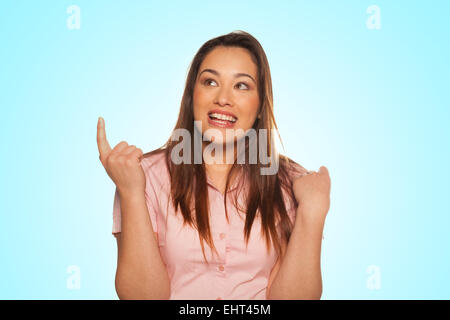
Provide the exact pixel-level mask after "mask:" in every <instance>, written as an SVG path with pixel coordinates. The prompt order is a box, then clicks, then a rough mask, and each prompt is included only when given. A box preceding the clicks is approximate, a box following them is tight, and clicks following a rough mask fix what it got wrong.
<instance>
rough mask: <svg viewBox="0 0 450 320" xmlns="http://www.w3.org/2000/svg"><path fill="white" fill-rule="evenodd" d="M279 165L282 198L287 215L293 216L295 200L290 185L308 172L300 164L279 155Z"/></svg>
mask: <svg viewBox="0 0 450 320" xmlns="http://www.w3.org/2000/svg"><path fill="white" fill-rule="evenodd" d="M279 161H280V163H279V164H280V165H279V170H278V179H279V183H280V185H281V189H282V194H283V198H284V201H285V204H286V208H287V210H288V213H289V215H290V216H291V218H292V216H293V215H295V208H296V205H297V203H296V200H295V197H294V193H293V189H292V185H293V182H294V180H295V179H296V178H298V177H301V176H303V175H305V174H307V173H308V170H307V169H306V168H305V167H303V166H302V165H301V164H299V163H297V162H295V161H294V160H292V159H290V158H289V157H287V156H284V155H280V157H279Z"/></svg>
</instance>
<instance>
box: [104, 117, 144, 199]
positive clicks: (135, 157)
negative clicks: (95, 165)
mask: <svg viewBox="0 0 450 320" xmlns="http://www.w3.org/2000/svg"><path fill="white" fill-rule="evenodd" d="M97 146H98V151H99V153H100V161H101V163H102V165H103V167H104V168H105V170H106V172H107V173H108V176H109V177H110V178H111V180H112V181H113V182H114V183H115V185H116V187H117V189H118V191H119V193H127V194H135V193H140V192H144V190H145V174H144V170H143V169H142V166H141V159H142V155H143V153H142V150H141V149H139V148H136V146H134V145H131V146H130V145H128V143H126V142H125V141H122V142H120V143H118V144H117V145H116V146H115V147H114V149H111V147H110V145H109V143H108V140H107V139H106V132H105V121H104V120H103V118H102V117H99V118H98V122H97Z"/></svg>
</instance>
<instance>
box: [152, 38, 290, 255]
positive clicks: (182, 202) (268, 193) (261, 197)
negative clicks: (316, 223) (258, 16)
mask: <svg viewBox="0 0 450 320" xmlns="http://www.w3.org/2000/svg"><path fill="white" fill-rule="evenodd" d="M217 46H224V47H238V48H244V49H246V50H248V52H249V53H250V55H251V57H252V60H253V61H254V63H255V64H256V66H257V69H258V80H257V81H258V95H259V98H260V108H259V118H258V119H256V121H255V123H254V125H253V128H254V129H255V130H256V131H257V133H258V132H259V130H260V129H266V130H267V132H268V134H267V148H268V150H267V153H266V154H267V155H270V151H271V150H272V143H273V139H272V138H273V137H272V133H271V129H274V128H275V129H277V126H276V123H275V118H274V114H273V96H272V80H271V76H270V68H269V63H268V61H267V57H266V54H265V52H264V50H263V48H262V46H261V45H260V43H259V42H258V40H256V39H255V38H254V37H253V36H251V35H250V34H249V33H247V32H244V31H240V30H239V31H234V32H231V33H229V34H226V35H222V36H219V37H216V38H213V39H211V40H209V41H207V42H206V43H205V44H203V45H202V46H201V48H200V49H199V50H198V51H197V53H196V55H195V56H194V59H193V60H192V62H191V65H190V67H189V72H188V75H187V79H186V86H185V89H184V93H183V97H182V100H181V106H180V111H179V115H178V120H177V123H176V125H175V128H174V130H175V129H186V130H188V131H189V132H190V134H191V137H192V139H191V140H192V141H191V146H192V149H191V150H194V142H193V137H194V130H195V128H194V112H193V92H194V86H195V82H196V79H197V75H198V71H199V68H200V65H201V63H202V62H203V60H204V59H205V57H206V56H207V55H208V53H210V52H211V51H212V50H213V49H214V48H215V47H217ZM269 129H270V130H269ZM257 136H258V137H259V135H257ZM258 139H259V138H258ZM246 140H247V139H246ZM176 144H177V142H175V141H172V140H171V139H169V140H168V141H167V142H166V144H165V145H164V146H163V147H161V148H159V149H157V150H154V151H152V152H149V153H147V154H145V155H144V156H148V155H151V154H154V153H159V152H165V155H166V164H167V167H168V170H169V173H170V179H171V197H172V202H173V205H174V208H175V210H178V208H179V209H180V210H181V213H182V215H183V218H184V224H186V223H187V224H189V225H190V226H192V227H194V228H196V229H197V230H198V233H199V238H200V243H201V246H202V251H203V257H204V258H205V260H206V257H205V252H204V244H203V241H206V242H207V243H208V245H209V246H210V248H212V249H213V250H214V251H215V252H216V253H217V250H216V248H215V246H214V243H213V239H212V236H211V230H210V224H209V204H208V203H209V202H208V192H207V191H208V189H207V180H206V171H205V167H204V163H203V161H202V163H201V164H194V161H193V157H194V156H193V154H192V152H191V157H192V159H191V160H192V161H191V162H190V164H187V163H181V164H174V163H173V162H172V161H170V154H171V151H172V149H173V147H174V146H175V145H176ZM245 152H246V155H248V141H246V144H245ZM278 161H279V168H278V172H277V174H274V175H261V174H260V169H261V168H262V167H264V166H262V165H261V164H260V163H259V162H258V163H257V164H249V163H248V162H249V161H247V159H246V161H245V164H237V163H236V161H235V163H234V164H233V166H232V168H231V170H230V172H229V174H228V177H227V181H226V187H225V190H226V191H225V211H226V217H227V219H228V212H227V209H226V203H227V201H226V199H227V197H226V195H227V191H228V189H229V182H230V177H231V174H232V173H233V171H235V172H240V173H242V174H243V176H242V177H243V178H244V179H246V181H249V184H248V185H249V187H248V190H247V194H246V195H245V196H246V198H245V199H246V205H247V207H246V208H244V210H245V212H246V218H245V227H244V237H245V241H246V244H247V245H248V240H249V237H250V232H251V228H252V224H253V221H254V219H255V217H256V215H257V213H258V212H259V214H260V217H261V228H262V230H261V231H262V234H263V237H264V238H265V240H266V247H267V249H268V251H270V241H271V240H272V242H273V244H274V247H275V250H276V252H277V253H278V254H280V253H281V249H282V247H281V242H280V235H279V234H278V232H277V230H276V219H277V221H279V223H280V228H281V241H283V242H284V243H287V242H288V240H289V237H290V235H291V232H292V223H291V221H290V219H289V217H288V214H287V210H286V206H285V202H284V201H285V199H284V196H283V190H284V192H286V194H287V196H288V199H289V200H290V201H292V203H293V205H295V206H296V205H297V202H296V200H295V197H294V194H293V191H292V181H290V179H289V169H290V167H291V164H293V163H295V162H293V161H292V160H290V159H289V158H287V157H285V156H282V155H279V158H278ZM241 181H242V180H241ZM235 200H236V199H235ZM235 205H236V207H237V208H238V206H237V203H236V201H235ZM238 210H239V208H238ZM192 211H194V212H195V216H193V215H192Z"/></svg>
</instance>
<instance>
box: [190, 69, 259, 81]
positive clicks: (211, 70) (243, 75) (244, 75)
mask: <svg viewBox="0 0 450 320" xmlns="http://www.w3.org/2000/svg"><path fill="white" fill-rule="evenodd" d="M203 72H211V73H212V74H215V75H216V76H220V73H219V72H217V71H216V70H214V69H204V70H203V71H202V72H200V73H199V75H198V76H199V77H200V75H201V74H202V73H203ZM234 77H235V78H238V77H249V78H250V79H252V80H253V82H254V83H255V84H256V81H255V79H253V77H252V76H251V75H249V74H247V73H235V74H234Z"/></svg>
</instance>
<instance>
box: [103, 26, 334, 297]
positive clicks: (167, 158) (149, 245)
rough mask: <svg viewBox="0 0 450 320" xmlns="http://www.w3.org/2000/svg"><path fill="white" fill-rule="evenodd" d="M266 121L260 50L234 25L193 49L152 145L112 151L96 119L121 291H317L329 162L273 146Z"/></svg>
mask: <svg viewBox="0 0 450 320" xmlns="http://www.w3.org/2000/svg"><path fill="white" fill-rule="evenodd" d="M271 129H276V123H275V119H274V115H273V98H272V84H271V76H270V69H269V65H268V62H267V58H266V55H265V53H264V50H263V49H262V47H261V45H260V44H259V42H258V41H257V40H256V39H255V38H254V37H252V36H251V35H250V34H248V33H246V32H242V31H239V32H232V33H230V34H227V35H224V36H220V37H217V38H214V39H211V40H209V41H207V42H206V43H205V44H204V45H203V46H202V47H201V48H200V49H199V51H198V52H197V54H196V55H195V57H194V59H193V61H192V63H191V66H190V69H189V73H188V76H187V80H186V87H185V90H184V94H183V98H182V101H181V108H180V112H179V116H178V121H177V124H176V126H175V129H174V131H173V134H172V136H171V139H169V141H168V142H167V143H166V144H165V145H164V146H163V147H162V148H160V149H158V150H155V151H152V152H150V153H147V154H145V155H143V152H142V150H141V149H139V148H136V147H135V146H134V145H128V144H127V143H126V142H125V141H122V142H120V143H119V144H117V145H116V146H115V147H114V149H111V147H110V146H109V143H108V142H107V140H106V133H105V124H104V120H103V119H102V118H99V121H98V125H97V143H98V148H99V152H100V160H101V162H102V164H103V166H104V167H105V169H106V171H107V173H108V175H109V176H110V178H111V179H112V180H113V182H114V183H115V184H116V194H115V199H114V212H113V217H114V224H113V234H114V235H115V236H116V239H117V245H118V266H117V273H116V291H117V293H118V296H119V298H120V299H320V297H321V294H322V279H321V270H320V251H321V241H322V231H323V226H324V222H325V216H326V214H327V212H328V209H329V203H330V200H329V195H330V178H329V175H328V171H327V169H326V168H325V167H323V166H322V167H321V168H320V170H319V171H318V172H314V171H307V170H306V169H305V168H303V167H302V166H300V165H298V164H297V163H295V162H293V161H292V160H290V159H289V158H287V157H284V156H281V155H280V156H279V155H277V154H276V152H275V151H274V143H273V141H274V139H273V134H272V131H271ZM230 132H231V133H232V134H229V133H230ZM248 132H249V133H252V132H253V133H254V134H253V135H252V134H247V133H248ZM181 137H182V139H181ZM196 137H197V138H196ZM198 137H200V143H198ZM255 146H257V148H255ZM255 150H258V151H259V152H258V155H257V157H256V158H257V159H259V160H258V161H256V162H255ZM264 155H267V156H268V157H266V158H264ZM264 160H268V161H264ZM273 168H275V170H269V171H267V170H266V171H265V173H263V172H264V170H265V169H273ZM151 230H153V232H151ZM205 242H206V244H207V246H204V243H205Z"/></svg>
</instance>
